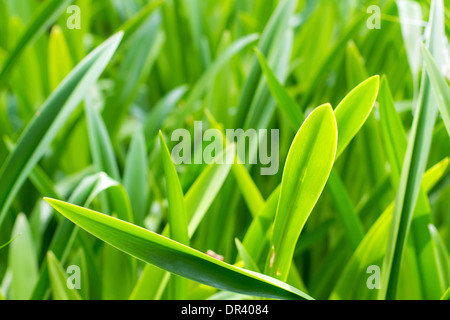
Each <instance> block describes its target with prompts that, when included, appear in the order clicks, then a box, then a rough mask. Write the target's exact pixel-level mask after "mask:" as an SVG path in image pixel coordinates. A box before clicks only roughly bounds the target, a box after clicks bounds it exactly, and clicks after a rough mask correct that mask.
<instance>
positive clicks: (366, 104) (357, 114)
mask: <svg viewBox="0 0 450 320" xmlns="http://www.w3.org/2000/svg"><path fill="white" fill-rule="evenodd" d="M379 83H380V77H379V76H374V77H371V78H369V79H367V80H366V81H364V82H362V83H361V84H360V85H358V86H357V87H356V88H355V89H353V90H352V91H351V92H350V93H349V94H348V95H347V96H346V97H345V98H344V100H342V102H341V103H340V104H339V105H338V106H337V108H336V110H335V111H334V114H335V116H336V122H337V124H338V132H339V142H338V148H337V153H336V154H337V157H339V156H340V155H341V154H342V152H343V151H344V150H345V148H346V147H347V145H348V144H349V143H350V141H351V140H352V139H353V137H354V136H355V135H356V134H357V133H358V131H359V130H360V129H361V127H362V126H363V124H364V123H365V122H366V120H367V118H368V117H369V115H370V113H371V112H372V110H373V106H374V104H375V101H376V99H377V96H378V88H379Z"/></svg>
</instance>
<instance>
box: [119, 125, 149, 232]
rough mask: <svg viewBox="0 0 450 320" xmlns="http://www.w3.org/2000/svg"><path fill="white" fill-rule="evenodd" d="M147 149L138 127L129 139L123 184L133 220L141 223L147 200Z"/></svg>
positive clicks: (144, 214)
mask: <svg viewBox="0 0 450 320" xmlns="http://www.w3.org/2000/svg"><path fill="white" fill-rule="evenodd" d="M147 168H148V164H147V150H146V142H145V138H144V133H143V132H142V129H141V128H140V127H139V128H138V129H137V130H136V132H135V134H134V137H133V139H132V141H131V146H130V150H129V151H128V156H127V160H126V163H125V171H124V177H123V185H124V187H125V189H126V190H127V192H128V195H129V197H130V202H131V205H132V208H133V221H135V223H136V224H137V225H142V223H143V221H144V218H145V216H146V210H147V200H148V191H149V188H148V182H147V181H148V177H147Z"/></svg>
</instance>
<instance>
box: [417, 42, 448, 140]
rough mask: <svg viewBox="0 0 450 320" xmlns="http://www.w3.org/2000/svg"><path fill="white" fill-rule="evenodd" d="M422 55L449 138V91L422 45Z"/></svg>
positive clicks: (429, 54)
mask: <svg viewBox="0 0 450 320" xmlns="http://www.w3.org/2000/svg"><path fill="white" fill-rule="evenodd" d="M421 49H422V55H423V58H424V60H425V63H426V69H427V73H428V75H429V77H430V82H431V87H432V88H433V91H434V94H435V97H436V100H437V105H438V107H439V110H440V111H441V115H442V119H443V120H444V124H445V127H446V128H447V132H448V134H449V136H450V89H449V87H448V84H447V82H446V81H445V78H444V77H443V76H442V74H441V73H440V72H439V68H438V66H437V64H436V62H435V61H434V58H433V56H432V55H431V53H430V51H428V49H427V48H426V47H425V46H423V45H422V47H421Z"/></svg>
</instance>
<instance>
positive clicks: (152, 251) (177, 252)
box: [46, 199, 311, 299]
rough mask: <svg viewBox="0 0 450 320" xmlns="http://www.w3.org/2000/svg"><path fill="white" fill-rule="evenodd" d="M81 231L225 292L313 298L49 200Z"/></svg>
mask: <svg viewBox="0 0 450 320" xmlns="http://www.w3.org/2000/svg"><path fill="white" fill-rule="evenodd" d="M46 200H47V201H48V202H49V203H50V204H51V205H52V206H53V207H54V208H55V209H56V210H58V211H59V212H61V213H62V214H63V215H65V216H66V217H67V218H68V219H70V220H71V221H73V222H74V223H76V224H78V225H79V226H80V227H81V228H83V229H85V230H86V231H88V232H90V233H92V234H94V235H95V236H96V237H98V238H100V239H102V240H103V241H105V242H107V243H109V244H111V245H113V246H115V247H117V248H118V249H120V250H122V251H124V252H127V253H128V254H130V255H133V256H134V257H136V258H138V259H140V260H142V261H144V262H147V263H151V264H154V265H155V266H157V267H159V268H163V269H165V270H167V271H169V272H172V273H174V274H177V275H179V276H183V277H186V278H188V279H191V280H194V281H197V282H200V283H203V284H206V285H209V286H213V287H216V288H219V289H222V290H228V291H232V292H237V293H242V294H247V295H252V296H260V297H267V298H274V299H311V297H309V296H308V295H306V294H304V293H303V292H301V291H299V290H297V289H295V288H293V287H291V286H289V285H287V284H285V283H283V282H281V281H278V280H276V279H273V278H270V277H267V276H265V275H261V274H258V273H255V272H251V271H246V270H243V269H240V268H237V267H234V266H231V265H228V264H226V263H224V262H221V261H219V260H217V259H214V258H212V257H210V256H208V255H206V254H203V253H201V252H198V251H196V250H194V249H192V248H189V247H186V246H184V245H182V244H180V243H178V242H175V241H173V240H170V239H168V238H165V237H163V236H160V235H158V234H155V233H153V232H150V231H148V230H145V229H142V228H139V227H137V226H134V225H132V224H130V223H127V222H124V221H121V220H118V219H115V218H113V217H109V216H106V215H103V214H101V213H98V212H94V211H90V210H88V209H84V208H81V207H77V206H74V205H71V204H68V203H64V202H61V201H58V200H52V199H46Z"/></svg>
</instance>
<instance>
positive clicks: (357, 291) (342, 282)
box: [330, 159, 449, 300]
mask: <svg viewBox="0 0 450 320" xmlns="http://www.w3.org/2000/svg"><path fill="white" fill-rule="evenodd" d="M448 164H449V159H445V160H443V161H441V162H440V163H439V164H437V165H436V166H434V167H433V168H431V169H430V170H428V171H427V172H426V173H425V175H424V178H423V188H424V191H425V192H429V191H430V190H431V189H432V188H433V187H434V186H435V185H436V184H437V183H438V182H439V181H440V180H441V178H442V177H443V175H444V174H445V172H446V170H447V168H448ZM393 211H394V203H391V204H390V205H389V206H388V207H387V209H386V210H385V211H384V212H383V213H382V214H381V215H380V217H379V218H378V219H377V221H376V222H375V223H373V224H372V227H371V228H370V230H369V231H368V232H367V234H366V236H365V237H364V239H363V241H362V242H361V243H360V245H359V246H358V249H357V250H356V251H355V252H354V254H353V256H352V257H351V259H350V260H349V261H348V263H347V265H346V267H345V269H344V271H343V272H342V274H341V275H340V277H339V281H338V283H337V284H336V287H335V288H334V290H333V293H332V295H331V297H330V298H331V299H345V300H352V299H361V300H367V299H371V300H372V299H373V300H375V299H377V296H378V292H377V291H378V290H369V289H368V287H367V284H366V282H367V280H368V278H369V277H370V274H368V273H367V269H368V267H369V266H380V267H381V264H382V262H383V257H384V255H385V252H386V248H387V239H388V235H389V227H390V223H391V221H392V214H393ZM409 282H415V280H414V281H412V279H406V280H405V282H404V283H405V284H407V283H409ZM380 285H382V284H380Z"/></svg>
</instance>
